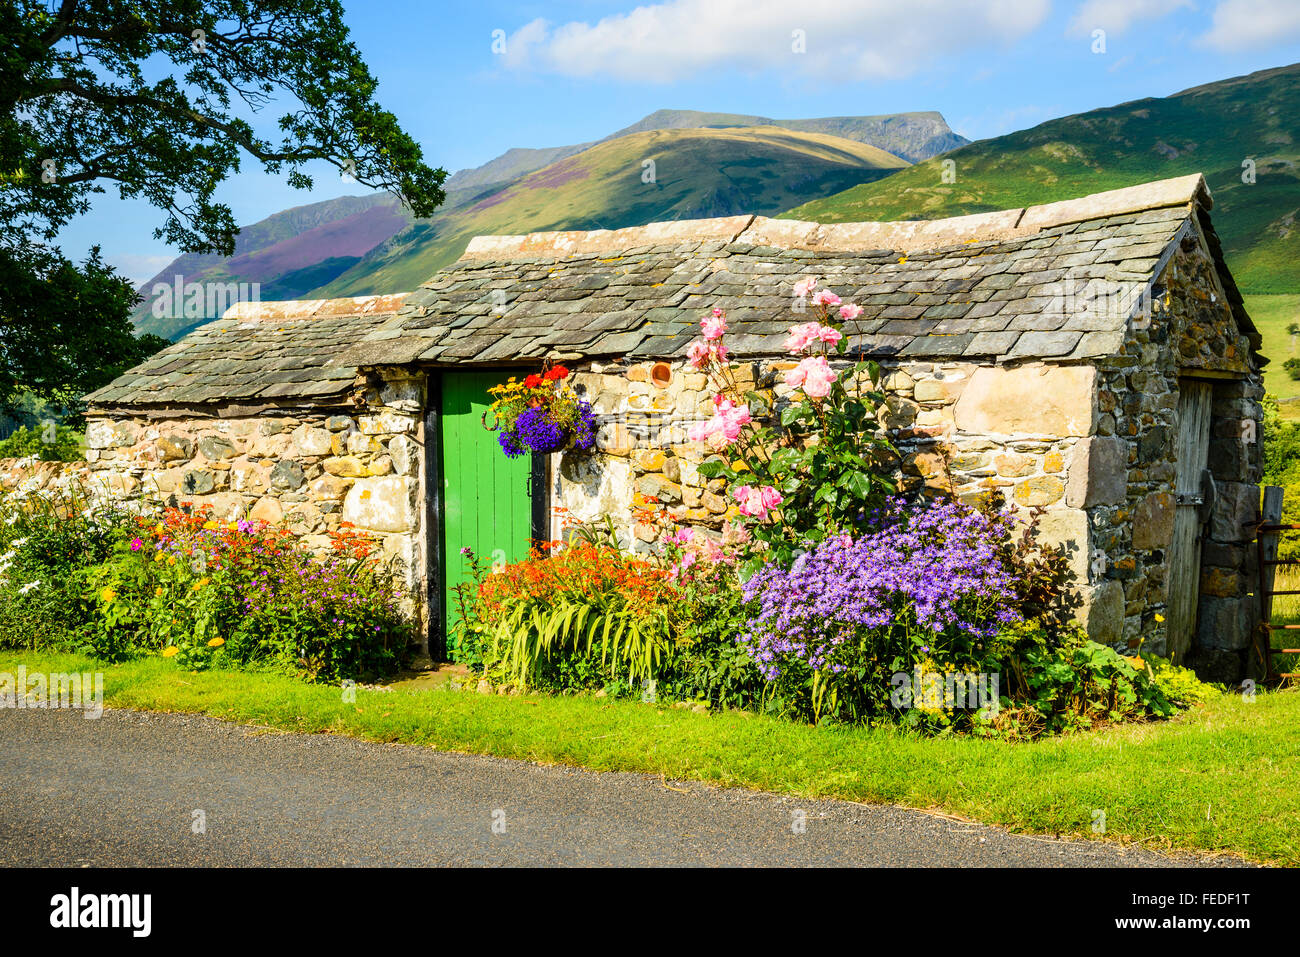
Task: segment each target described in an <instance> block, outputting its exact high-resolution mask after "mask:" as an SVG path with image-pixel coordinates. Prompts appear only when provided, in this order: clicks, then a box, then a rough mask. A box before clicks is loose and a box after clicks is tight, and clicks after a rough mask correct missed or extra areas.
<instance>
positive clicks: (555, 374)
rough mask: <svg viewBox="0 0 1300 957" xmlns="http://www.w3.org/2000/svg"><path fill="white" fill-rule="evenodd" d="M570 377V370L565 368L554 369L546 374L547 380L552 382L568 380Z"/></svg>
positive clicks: (557, 367)
mask: <svg viewBox="0 0 1300 957" xmlns="http://www.w3.org/2000/svg"><path fill="white" fill-rule="evenodd" d="M568 377H569V370H568V369H566V368H564V366H556V367H555V368H554V369H552V370H550V371H549V372H547V373H546V378H548V379H551V380H552V381H553V380H555V379H567V378H568Z"/></svg>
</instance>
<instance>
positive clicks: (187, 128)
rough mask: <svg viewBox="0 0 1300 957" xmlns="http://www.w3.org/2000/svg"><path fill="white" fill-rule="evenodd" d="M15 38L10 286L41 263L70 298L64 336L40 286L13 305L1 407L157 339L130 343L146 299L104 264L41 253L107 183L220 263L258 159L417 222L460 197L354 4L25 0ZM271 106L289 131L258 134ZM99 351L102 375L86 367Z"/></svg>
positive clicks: (10, 65)
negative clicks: (369, 191) (238, 192)
mask: <svg viewBox="0 0 1300 957" xmlns="http://www.w3.org/2000/svg"><path fill="white" fill-rule="evenodd" d="M0 36H3V37H4V47H3V51H2V52H0V107H3V108H2V109H0V256H2V257H3V259H4V263H3V268H4V270H5V271H6V277H5V278H12V277H14V276H16V275H23V274H24V270H26V272H25V275H26V277H27V280H28V281H26V282H25V283H24V284H25V285H29V286H30V284H31V283H32V282H35V283H38V284H39V283H44V282H47V281H51V282H52V284H51V286H50V289H51V290H52V292H53V293H54V295H53V296H52V301H51V302H50V303H49V304H48V305H47V306H46V307H45V317H46V320H47V323H48V329H47V328H45V327H43V326H42V325H41V323H33V322H32V321H31V320H32V318H33V315H32V311H31V308H30V306H31V303H32V298H31V297H30V296H28V295H27V294H26V292H27V291H26V290H25V291H24V292H23V293H22V294H19V295H7V294H6V295H4V296H3V298H0V337H2V338H0V352H2V353H3V359H4V367H3V372H2V375H3V379H4V385H3V386H0V389H3V390H8V391H3V392H0V400H3V399H5V398H7V396H8V395H9V394H11V393H12V388H13V383H15V382H17V383H21V384H22V385H24V386H26V387H28V388H30V389H32V390H33V391H36V392H38V394H47V392H48V390H50V389H55V390H62V391H65V392H67V391H75V390H84V389H86V387H87V386H88V385H89V386H90V387H91V388H93V387H94V386H95V385H98V384H102V382H103V381H107V378H111V375H109V373H110V372H112V371H113V370H114V369H118V368H121V367H124V366H126V365H129V364H131V363H132V362H134V361H135V360H136V357H137V355H138V353H139V352H140V351H141V349H143V348H145V347H146V345H154V346H156V345H157V342H152V343H140V342H136V343H132V342H130V341H128V339H127V338H124V335H126V334H127V333H129V325H126V316H127V313H128V310H129V308H130V306H131V305H132V304H133V300H132V299H131V296H132V293H131V292H130V290H129V288H126V286H125V283H124V282H122V281H121V280H116V281H117V282H118V283H120V284H121V286H122V287H123V288H121V289H118V288H116V287H114V285H113V280H114V279H115V278H116V277H113V276H112V273H111V271H110V270H109V269H108V268H107V267H106V266H104V264H103V263H102V262H101V261H100V260H99V257H98V255H97V254H94V255H93V256H92V260H93V262H91V261H88V262H87V264H86V266H85V267H81V271H82V275H81V278H80V279H74V278H73V277H72V276H71V274H70V270H71V271H78V267H75V266H73V265H72V264H71V263H70V262H69V261H68V260H67V259H65V258H63V256H62V254H61V253H60V252H59V250H57V249H53V248H41V244H47V243H49V242H50V241H52V240H53V239H54V237H55V236H56V235H57V233H58V231H59V229H60V228H61V227H63V226H64V225H65V224H66V223H68V222H69V221H70V220H71V219H72V218H74V217H75V216H77V215H79V214H81V213H84V212H86V211H87V210H89V209H90V207H91V204H92V200H93V198H94V196H95V195H96V194H99V193H103V192H104V191H105V188H106V186H109V185H112V186H114V187H115V188H116V191H117V193H118V195H119V196H121V197H122V198H124V199H132V198H139V199H144V200H146V201H148V202H149V203H151V204H152V205H154V206H156V207H157V208H158V209H159V210H160V211H161V212H162V214H163V219H162V222H161V224H160V225H159V226H158V228H157V229H156V230H155V236H157V237H158V238H162V239H166V240H167V241H168V242H169V243H172V244H174V245H176V246H178V247H180V248H181V249H182V250H183V251H185V252H201V253H219V254H221V255H231V254H232V253H233V252H234V248H235V236H236V234H237V232H238V229H237V227H236V224H235V221H234V217H233V214H232V213H231V210H230V208H229V207H228V206H226V205H225V204H224V203H221V202H219V201H218V200H217V199H216V198H215V194H216V189H217V187H218V186H219V185H220V184H221V183H222V182H223V181H224V180H226V179H227V178H228V177H229V176H230V175H231V174H233V173H235V172H238V171H239V169H240V164H241V161H242V160H243V159H244V158H246V157H252V158H253V159H255V160H256V161H258V162H259V163H261V164H262V166H263V167H264V168H265V169H266V170H267V171H268V172H272V173H277V172H285V173H287V175H288V179H289V182H290V183H291V185H293V186H295V187H297V188H308V187H310V186H311V185H312V178H311V174H310V172H309V168H310V167H311V166H312V165H313V164H316V165H319V164H321V163H324V164H328V165H330V166H333V167H334V168H335V169H337V170H338V171H339V172H340V174H343V175H346V176H347V177H349V178H350V179H351V180H353V181H355V182H357V183H360V184H362V185H364V186H370V187H373V188H377V189H384V190H388V191H391V192H393V193H395V194H397V195H398V196H400V197H401V198H402V199H403V200H404V201H405V202H406V204H407V205H408V206H409V207H410V209H411V211H412V212H413V213H414V215H416V216H427V215H429V214H430V213H431V212H432V211H433V210H434V208H435V207H437V206H438V204H439V203H441V202H442V200H443V198H444V197H443V190H442V183H443V180H444V179H445V178H446V175H447V174H446V172H445V171H443V170H441V169H431V168H430V167H429V166H427V165H426V164H425V163H424V161H423V158H422V154H421V151H420V147H419V146H418V144H416V143H415V141H414V140H412V139H411V137H410V136H408V135H407V134H406V133H405V132H403V130H402V129H401V127H400V126H399V124H398V122H397V119H396V117H394V116H393V115H392V114H391V113H389V112H387V111H386V110H384V109H382V108H381V107H380V106H379V104H378V103H377V102H376V101H375V90H376V86H377V84H376V81H375V78H374V77H373V76H372V75H371V73H370V71H369V69H368V68H367V66H366V64H365V63H364V62H363V61H362V59H361V55H360V53H359V51H358V50H357V48H356V46H355V45H354V44H353V43H352V41H351V39H350V38H349V34H348V29H347V26H346V25H345V24H344V22H343V10H342V6H341V4H340V3H339V2H338V0H155V2H149V3H140V2H138V0H80V2H78V0H62V2H58V3H54V4H50V3H47V2H45V0H13V2H10V3H6V4H3V5H0ZM273 104H274V105H275V106H276V108H277V109H278V110H280V111H281V112H280V115H279V118H278V122H277V123H276V127H277V128H278V131H279V132H278V133H277V134H267V133H263V132H259V131H258V130H255V129H254V126H253V124H252V123H251V122H250V120H251V119H252V118H255V117H256V116H257V114H258V113H260V112H262V111H264V110H266V109H268V108H270V107H271V106H272V105H273ZM91 293H93V295H91ZM83 294H84V295H83ZM74 300H75V301H76V303H77V306H78V308H73V306H74ZM124 330H125V331H124ZM43 351H51V352H53V353H56V354H55V355H53V356H50V357H43V356H42V355H41V353H42V352H43ZM96 354H98V355H100V356H102V357H103V359H104V362H103V363H102V365H101V368H100V369H99V372H98V374H89V373H88V372H87V370H85V369H83V368H82V365H83V362H82V359H83V358H89V357H92V356H94V355H96ZM106 377H107V378H106Z"/></svg>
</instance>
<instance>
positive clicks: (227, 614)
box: [87, 509, 410, 681]
mask: <svg viewBox="0 0 1300 957" xmlns="http://www.w3.org/2000/svg"><path fill="white" fill-rule="evenodd" d="M332 535H333V536H334V541H335V548H334V554H332V555H330V556H328V557H326V558H324V559H315V558H313V557H312V556H310V555H308V554H306V553H304V552H303V551H302V550H300V549H299V548H298V547H296V544H295V542H294V539H293V536H292V535H291V534H290V533H289V532H287V531H286V530H284V529H280V528H276V527H274V526H269V525H267V524H266V523H263V522H248V521H241V522H234V523H230V524H229V525H221V524H218V523H216V522H214V521H212V520H211V519H210V518H209V516H208V512H207V510H204V509H200V510H197V511H184V510H180V509H167V510H165V512H164V513H163V515H162V516H160V517H159V518H158V519H157V520H156V521H155V520H154V519H150V520H148V521H144V520H142V521H140V522H139V528H138V529H137V531H136V533H135V534H134V535H133V536H132V537H131V538H130V539H129V540H128V539H126V538H123V539H122V540H120V541H118V542H117V544H116V547H115V549H114V553H113V555H112V556H111V557H110V558H109V559H108V560H107V561H105V562H103V563H101V564H99V565H98V566H96V567H95V568H94V569H93V570H92V571H91V572H90V574H89V576H88V578H89V585H90V588H89V592H88V594H87V598H88V599H89V600H90V601H91V602H92V603H93V605H94V607H95V614H94V616H93V618H92V621H91V627H90V629H89V631H88V635H89V638H88V641H89V643H90V645H91V647H92V648H93V649H94V650H95V652H96V653H97V654H98V655H100V656H101V657H104V658H108V659H110V660H113V659H116V658H121V657H128V656H132V655H134V654H138V653H142V652H143V653H157V654H162V655H163V656H164V657H175V658H176V660H177V662H178V663H179V664H180V665H181V666H182V667H185V668H189V669H191V670H193V669H201V668H205V667H208V666H210V665H211V664H213V663H214V661H215V660H217V659H219V658H221V659H226V660H228V661H229V663H231V664H234V665H241V666H250V665H251V666H258V667H269V668H273V669H275V670H279V671H284V672H288V673H294V674H299V675H302V676H303V677H306V678H308V679H311V680H325V681H335V680H338V679H340V678H369V677H373V676H376V675H381V674H385V673H388V672H391V671H393V670H395V669H396V667H397V666H398V665H399V664H400V657H401V654H402V653H403V652H404V650H405V648H406V645H407V643H408V642H409V637H410V635H409V625H408V623H407V622H406V621H405V620H404V619H403V616H402V615H401V614H400V612H399V611H398V609H397V596H396V595H395V594H394V593H393V590H392V586H391V578H390V577H389V576H388V574H387V572H386V569H384V568H383V567H382V566H378V565H376V564H375V563H374V562H373V560H371V559H369V558H368V556H369V554H370V549H371V546H370V543H368V542H367V541H366V540H365V539H362V538H358V537H356V536H354V535H351V534H350V533H347V532H346V531H341V532H340V531H335V532H333V533H332Z"/></svg>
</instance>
